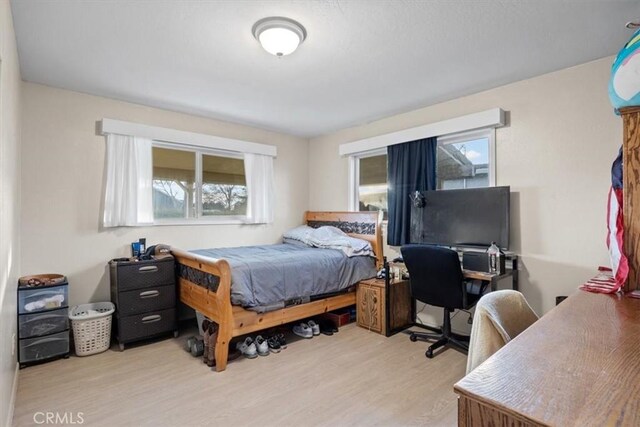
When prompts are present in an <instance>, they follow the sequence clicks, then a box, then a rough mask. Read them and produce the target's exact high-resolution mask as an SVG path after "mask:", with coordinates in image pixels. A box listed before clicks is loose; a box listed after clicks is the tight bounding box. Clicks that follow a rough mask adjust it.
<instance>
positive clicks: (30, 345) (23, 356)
mask: <svg viewBox="0 0 640 427" xmlns="http://www.w3.org/2000/svg"><path fill="white" fill-rule="evenodd" d="M17 298H18V362H19V365H20V368H24V367H26V366H29V365H32V364H36V363H41V362H45V361H49V360H53V359H57V358H59V357H65V358H66V357H69V314H68V307H69V283H68V282H67V281H66V280H64V281H63V282H60V283H56V284H55V285H48V286H36V287H28V286H23V285H21V284H18V295H17Z"/></svg>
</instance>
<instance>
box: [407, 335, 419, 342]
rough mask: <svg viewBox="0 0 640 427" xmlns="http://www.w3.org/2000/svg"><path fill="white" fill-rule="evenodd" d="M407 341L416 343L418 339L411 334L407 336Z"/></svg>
mask: <svg viewBox="0 0 640 427" xmlns="http://www.w3.org/2000/svg"><path fill="white" fill-rule="evenodd" d="M409 340H410V341H411V342H416V341H418V337H416V336H415V335H413V334H411V335H409Z"/></svg>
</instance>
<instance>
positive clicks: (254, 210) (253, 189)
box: [244, 153, 274, 224]
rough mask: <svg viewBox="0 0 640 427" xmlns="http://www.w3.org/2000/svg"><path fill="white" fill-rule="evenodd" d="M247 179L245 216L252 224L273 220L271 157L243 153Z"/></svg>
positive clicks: (267, 222)
mask: <svg viewBox="0 0 640 427" xmlns="http://www.w3.org/2000/svg"><path fill="white" fill-rule="evenodd" d="M244 173H245V177H246V180H247V196H248V202H247V217H248V222H250V223H253V224H265V223H266V224H269V223H272V222H273V208H274V184H273V157H271V156H264V155H261V154H250V153H246V154H245V155H244Z"/></svg>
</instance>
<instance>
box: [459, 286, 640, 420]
mask: <svg viewBox="0 0 640 427" xmlns="http://www.w3.org/2000/svg"><path fill="white" fill-rule="evenodd" d="M454 389H455V392H456V393H457V394H458V395H459V401H458V425H460V426H537V425H551V426H562V427H564V426H581V427H582V426H605V425H606V426H608V425H616V426H638V425H640V300H638V299H632V298H628V297H627V298H623V297H620V296H617V295H616V296H613V295H602V294H592V293H587V292H582V291H578V292H577V293H575V294H573V295H572V296H570V297H569V298H568V299H566V300H565V301H563V302H562V303H560V305H559V306H557V307H555V308H554V309H553V310H551V311H550V312H549V313H547V314H546V315H545V316H543V317H542V318H541V319H540V320H539V321H538V322H536V323H535V324H534V325H533V326H531V327H530V328H529V329H527V330H526V331H524V332H523V333H522V334H520V335H519V336H518V337H516V338H515V339H514V340H513V341H511V342H510V343H509V344H507V345H506V346H505V347H503V348H502V349H501V350H500V351H498V352H497V353H496V354H494V355H493V356H492V357H491V358H489V359H488V360H487V361H486V362H485V363H483V364H482V365H480V366H479V367H478V368H477V369H475V370H474V371H473V372H471V373H470V374H469V375H467V376H466V377H464V378H463V379H462V380H460V381H459V382H458V383H457V384H456V385H455V386H454Z"/></svg>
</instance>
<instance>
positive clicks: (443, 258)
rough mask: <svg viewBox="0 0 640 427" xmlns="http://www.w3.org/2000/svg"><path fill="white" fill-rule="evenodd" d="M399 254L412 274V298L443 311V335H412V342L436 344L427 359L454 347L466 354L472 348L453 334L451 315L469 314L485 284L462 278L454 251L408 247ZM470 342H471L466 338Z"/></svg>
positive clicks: (428, 353) (416, 246) (431, 347)
mask: <svg viewBox="0 0 640 427" xmlns="http://www.w3.org/2000/svg"><path fill="white" fill-rule="evenodd" d="M400 251H401V252H402V258H403V259H404V263H405V265H406V267H407V269H408V270H409V277H410V280H411V296H412V297H413V298H415V299H417V300H418V301H421V302H423V303H425V304H429V305H434V306H436V307H442V308H444V320H443V322H442V333H441V334H437V333H424V332H411V334H410V335H409V338H410V339H411V341H414V342H415V341H417V340H418V339H421V340H424V341H433V340H436V342H435V343H433V344H432V345H431V346H430V347H429V348H428V349H427V351H426V353H425V356H427V357H428V358H432V357H433V352H434V350H436V349H438V348H440V347H443V346H451V347H455V348H457V349H459V350H462V351H463V352H467V351H468V350H469V345H468V344H467V343H465V342H463V340H464V338H462V339H461V337H459V336H454V335H453V334H452V333H451V313H453V311H454V310H456V309H464V310H468V309H470V308H471V307H473V306H474V305H475V304H476V302H477V301H478V300H479V299H480V297H481V296H482V293H483V292H484V288H485V287H486V283H485V284H482V285H480V286H474V283H473V282H472V281H467V280H465V279H464V277H463V275H462V267H461V266H460V258H459V257H458V253H457V252H456V251H453V250H451V249H446V248H441V247H437V246H429V245H405V246H403V247H402V248H401V249H400ZM466 341H468V338H466Z"/></svg>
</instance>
